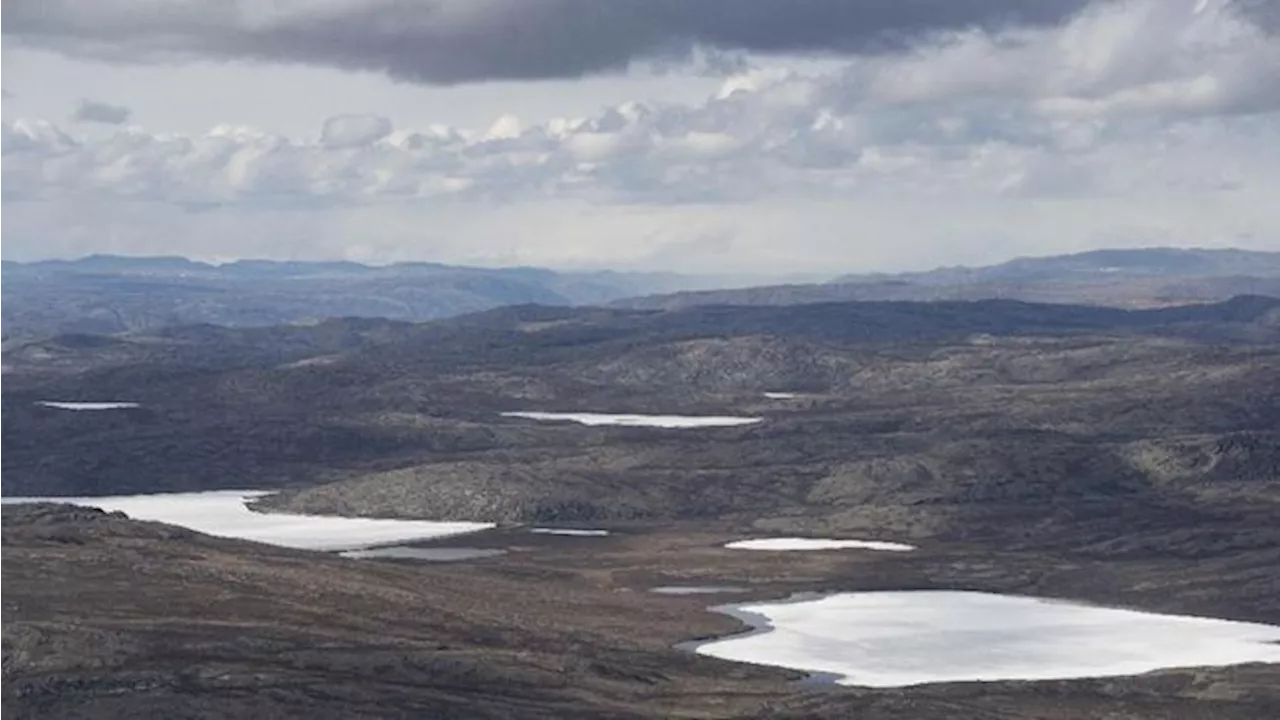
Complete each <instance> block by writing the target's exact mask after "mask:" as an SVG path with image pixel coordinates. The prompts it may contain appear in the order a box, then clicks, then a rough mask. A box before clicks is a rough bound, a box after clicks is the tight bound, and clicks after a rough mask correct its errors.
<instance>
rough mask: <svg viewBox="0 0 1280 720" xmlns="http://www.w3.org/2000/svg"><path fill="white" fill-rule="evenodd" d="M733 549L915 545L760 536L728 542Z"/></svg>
mask: <svg viewBox="0 0 1280 720" xmlns="http://www.w3.org/2000/svg"><path fill="white" fill-rule="evenodd" d="M725 547H727V548H729V549H731V550H769V551H774V552H780V551H787V550H850V549H856V550H881V551H885V552H909V551H911V550H915V549H916V546H915V545H907V544H906V543H896V542H887V541H884V540H829V539H823V538H800V537H780V538H759V539H756V540H737V541H734V542H731V543H727V544H726V545H725Z"/></svg>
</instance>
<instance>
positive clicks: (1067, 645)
mask: <svg viewBox="0 0 1280 720" xmlns="http://www.w3.org/2000/svg"><path fill="white" fill-rule="evenodd" d="M712 610H715V611H717V612H721V613H725V614H728V615H732V616H733V617H736V618H738V619H740V620H742V621H743V622H745V623H746V624H747V625H748V626H750V627H751V628H752V630H751V631H749V632H745V633H742V634H739V635H734V636H730V637H726V638H723V639H719V640H713V641H710V642H704V643H697V644H686V645H684V646H682V647H684V648H685V649H691V650H694V651H695V652H698V653H700V654H702V655H709V656H712V657H717V658H721V659H724V660H736V661H739V662H748V663H755V664H759V665H774V666H779V667H787V668H793V669H796V670H807V671H809V672H811V673H817V674H820V676H822V677H826V678H830V679H831V680H832V681H834V682H836V683H838V684H841V685H861V686H870V687H900V686H907V685H917V684H921V683H941V682H961V681H994V680H1050V679H1064V678H1086V677H1107V676H1116V675H1136V674H1141V673H1146V672H1150V671H1153V670H1159V669H1163V668H1174V667H1193V666H1221V665H1236V664H1240V663H1249V662H1280V645H1277V644H1276V643H1280V627H1277V626H1272V625H1262V624H1258V623H1247V622H1234V621H1228V620H1216V619H1213V618H1203V617H1189V616H1179V615H1160V614H1156V613H1148V612H1139V611H1135V610H1121V609H1115V608H1107V607H1098V606H1093V605H1083V604H1078V603H1071V602H1064V601H1057V600H1048V599H1044V598H1035V597H1021V596H1010V595H997V594H990V593H980V592H962V591H904V592H862V593H837V594H832V595H826V596H817V597H815V596H812V595H810V596H796V597H794V598H793V599H791V600H788V601H782V602H766V603H743V604H735V605H722V606H718V607H714V608H712Z"/></svg>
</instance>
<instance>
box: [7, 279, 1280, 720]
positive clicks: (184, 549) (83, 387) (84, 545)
mask: <svg viewBox="0 0 1280 720" xmlns="http://www.w3.org/2000/svg"><path fill="white" fill-rule="evenodd" d="M1277 308H1280V305H1278V304H1277V301H1274V300H1269V299H1266V298H1249V297H1242V298H1237V299H1235V300H1232V301H1230V302H1227V303H1223V304H1217V305H1200V306H1194V307H1181V308H1171V309H1162V310H1149V311H1123V310H1109V309H1104V308H1086V307H1079V306H1055V305H1034V304H1026V303H1014V302H1008V301H992V302H983V303H934V304H920V305H916V304H910V303H888V304H875V303H851V304H831V305H819V306H803V307H795V308H787V307H780V308H774V307H769V308H750V307H748V308H729V307H707V308H694V309H690V310H679V311H669V312H658V313H655V312H648V311H639V312H637V311H624V310H598V309H572V308H546V307H536V306H525V307H514V308H506V309H501V310H495V311H490V312H488V313H483V314H480V315H473V316H467V317H463V318H458V319H452V320H442V321H436V322H433V323H426V324H406V323H396V322H391V321H379V320H333V321H328V322H325V323H321V324H319V325H315V326H308V327H279V328H261V329H255V328H244V329H234V328H218V327H212V326H197V327H176V328H171V329H166V330H163V331H161V332H157V333H150V334H147V333H143V334H137V333H134V334H125V335H117V336H112V337H100V338H95V339H94V340H93V341H87V340H86V339H84V338H82V337H80V336H55V337H52V338H48V339H45V340H40V341H36V342H33V343H30V344H27V345H22V346H18V347H11V348H9V349H8V350H7V351H6V354H5V363H6V366H7V367H8V371H7V373H6V375H5V385H4V393H3V403H4V413H3V421H4V453H3V463H4V472H3V482H4V495H5V496H6V497H10V496H15V495H40V496H51V495H52V496H57V495H64V496H66V495H78V496H85V495H89V496H92V495H105V494H111V495H122V494H129V493H140V492H146V493H155V492H179V491H185V492H192V491H208V490H229V489H235V488H241V487H245V486H246V483H248V482H249V481H250V480H251V481H252V483H251V484H252V486H254V487H257V488H262V489H264V490H273V491H276V492H275V494H269V495H265V496H263V497H261V498H258V499H256V500H254V501H253V502H252V507H253V509H254V510H255V511H259V512H266V513H271V512H278V511H286V512H289V513H306V514H314V515H325V516H330V515H338V516H344V517H353V518H357V517H376V518H398V519H404V520H430V521H450V522H475V523H495V524H496V527H494V528H492V529H489V530H480V531H479V532H471V533H468V534H465V535H458V536H455V537H449V538H442V539H438V540H432V541H425V542H419V541H409V542H405V541H396V545H397V546H398V547H402V548H405V550H401V551H396V552H394V553H392V554H393V555H399V557H390V558H387V557H383V558H375V557H345V558H344V557H338V556H336V555H332V554H328V553H315V552H303V551H293V550H287V549H284V548H271V547H268V546H264V545H257V544H252V543H246V542H243V541H240V540H231V539H218V538H210V537H207V536H203V535H199V534H196V533H193V532H191V531H189V530H181V529H177V528H173V527H172V526H166V525H155V524H152V523H137V522H135V521H131V520H127V519H124V518H122V517H118V516H111V515H106V516H104V515H98V514H95V513H94V512H92V511H87V510H70V509H63V508H64V507H65V506H52V505H38V504H37V505H28V506H6V507H5V509H4V513H5V523H4V528H5V530H4V532H5V541H4V567H5V579H6V580H7V581H8V588H9V592H7V593H6V594H5V596H4V597H5V643H6V644H5V648H6V649H5V656H6V663H5V668H6V676H5V693H6V695H5V701H6V707H18V708H22V710H20V711H19V715H21V713H22V712H26V713H29V714H30V715H31V716H48V715H50V714H56V715H58V716H62V717H77V716H83V717H95V718H97V717H117V716H118V717H125V716H129V715H130V714H133V715H136V714H137V713H139V712H141V713H143V714H157V713H158V714H169V715H174V714H177V715H183V714H189V713H194V712H196V710H195V708H205V709H204V710H200V711H199V712H201V713H207V712H221V713H229V714H244V713H246V712H250V711H252V712H254V713H258V714H272V715H275V716H281V717H285V716H290V715H291V714H294V715H298V716H300V717H301V716H304V715H305V716H307V717H359V716H377V717H388V716H413V715H415V714H418V715H420V714H422V713H424V712H428V713H435V714H437V715H438V716H441V717H449V716H460V717H461V716H465V717H512V716H514V717H544V716H556V717H631V716H634V717H681V716H682V717H721V718H729V717H832V718H836V717H849V716H851V715H852V716H856V717H867V718H913V717H919V716H920V714H921V713H924V714H926V715H930V714H932V715H937V716H943V717H955V716H960V717H973V718H993V719H994V718H1001V717H1008V716H1009V715H1010V714H1013V715H1014V716H1016V717H1031V718H1059V717H1062V718H1066V717H1081V716H1094V715H1098V714H1102V713H1104V712H1105V713H1110V714H1111V715H1112V716H1114V717H1118V718H1147V717H1171V718H1183V717H1185V718H1197V717H1223V718H1233V717H1239V718H1256V717H1263V716H1267V715H1269V714H1273V713H1274V711H1275V709H1276V708H1277V707H1278V706H1280V705H1278V703H1280V695H1277V693H1276V692H1275V690H1274V688H1275V687H1276V683H1275V678H1276V675H1275V673H1276V672H1277V670H1276V668H1277V667H1278V666H1277V665H1274V664H1272V665H1267V664H1245V665H1232V666H1229V667H1221V668H1194V669H1190V668H1189V669H1167V670H1161V671H1160V672H1157V673H1155V674H1151V675H1140V676H1128V677H1120V678H1103V679H1087V678H1086V679H1062V680H1043V681H1038V682H1025V681H1023V682H1019V681H1013V680H1010V681H996V682H984V683H978V684H973V683H960V684H948V683H943V684H932V685H921V686H916V687H911V688H907V689H902V688H886V689H869V688H865V687H848V688H840V689H831V688H829V687H828V688H826V689H818V688H815V687H814V686H812V684H810V683H799V684H797V680H799V679H801V678H802V677H803V674H802V673H797V672H795V671H789V670H785V669H780V668H768V667H763V666H753V665H744V664H740V663H729V662H726V661H722V660H716V659H713V658H707V657H701V656H698V655H694V654H691V653H689V652H686V651H684V650H681V649H679V648H678V647H677V646H678V645H680V644H682V643H688V642H690V641H694V640H698V639H704V640H705V639H709V638H714V637H719V636H723V635H725V634H726V633H731V632H733V631H734V630H735V628H737V627H740V626H739V625H738V623H737V621H735V620H734V619H732V618H730V617H726V616H723V615H718V614H716V613H713V612H709V611H708V610H707V606H708V605H712V604H722V603H724V602H734V603H739V602H746V603H758V602H762V601H767V600H778V599H783V598H786V597H789V596H791V595H792V594H793V593H797V592H817V593H831V592H870V591H910V590H937V591H956V590H967V591H979V592H988V593H1001V594H1006V595H1026V596H1034V597H1044V598H1056V599H1062V600H1072V601H1080V602H1087V603H1096V604H1099V605H1104V606H1112V607H1121V608H1130V609H1134V610H1141V611H1145V612H1160V613H1171V614H1179V615H1198V616H1202V617H1209V618H1220V619H1224V620H1234V621H1242V622H1254V623H1263V624H1267V625H1276V624H1280V601H1278V600H1277V598H1280V585H1278V584H1277V583H1278V582H1280V581H1278V580H1277V578H1280V573H1278V572H1277V569H1278V568H1280V530H1277V526H1276V523H1275V518H1276V517H1277V507H1278V505H1280V494H1278V491H1277V489H1278V488H1280V484H1278V483H1277V472H1278V468H1280V450H1278V448H1280V436H1278V435H1277V432H1276V428H1277V427H1280V414H1278V413H1280V395H1277V393H1278V392H1280V336H1277V334H1276V333H1277V327H1278V326H1277V324H1276V318H1277V317H1280V310H1278V309H1277ZM317 358H323V359H324V361H323V362H318V361H315V359H317ZM770 395H773V396H772V397H771V396H770ZM779 395H782V396H781V397H779ZM51 400H56V401H57V402H62V403H77V402H96V403H111V402H123V401H125V400H127V401H128V402H130V403H137V406H136V407H118V408H113V409H109V410H100V411H83V410H81V411H75V410H66V409H60V408H57V407H48V406H47V405H43V404H41V403H45V402H49V401H51ZM547 413H552V414H557V413H558V414H563V415H553V416H552V417H551V418H550V420H548V419H543V418H545V417H546V416H545V415H544V414H547ZM515 414H522V415H525V416H519V415H515ZM620 416H621V417H620ZM627 416H630V417H627ZM646 416H663V417H665V418H667V420H665V421H662V422H657V423H656V425H657V426H652V425H654V424H655V423H653V422H651V421H649V420H646V419H645V418H646ZM584 417H585V418H589V419H592V422H591V423H588V424H583V423H582V422H581V421H577V422H575V421H572V420H573V419H574V418H579V419H580V418H584ZM602 417H604V418H606V419H607V423H605V424H595V422H596V421H599V420H600V418H602ZM671 417H698V418H707V417H711V418H721V419H724V418H730V419H733V418H743V419H746V418H749V419H752V420H754V421H753V422H750V423H746V422H742V423H740V424H739V423H735V424H726V423H723V422H720V423H712V424H710V425H709V426H707V425H705V424H702V425H703V426H699V425H700V424H701V423H690V422H687V421H685V422H675V423H672V422H670V418H671ZM612 423H621V424H612ZM535 529H542V530H558V532H533V531H532V530H535ZM575 530H576V531H578V532H573V531H575ZM787 537H793V538H800V540H799V541H796V540H785V539H782V538H787ZM822 538H846V539H852V540H857V541H858V542H850V543H844V545H845V546H844V547H833V546H832V544H831V543H818V545H819V546H820V549H814V550H803V551H790V552H787V551H781V552H779V551H769V550H767V549H766V550H753V549H745V548H738V547H733V546H730V547H726V545H728V544H733V543H739V542H744V541H747V542H749V543H756V544H760V543H762V542H763V543H764V547H766V548H767V547H769V546H770V544H772V545H774V546H776V545H778V544H779V543H781V544H783V545H787V546H794V545H795V543H796V542H801V543H804V542H806V541H805V539H819V540H820V539H822ZM837 545H839V544H838V543H837ZM822 546H825V549H821V547H822ZM746 547H747V548H749V547H751V545H750V544H748V545H747V546H746ZM911 547H914V548H915V549H910V550H909V551H903V550H907V549H908V548H911ZM412 548H421V549H423V550H424V551H427V552H423V553H417V552H413V551H411V550H412ZM433 549H434V550H433ZM894 550H898V551H894ZM374 554H377V553H374ZM414 555H419V557H416V558H415V557H413V556H414ZM421 555H428V556H430V555H435V556H436V557H437V558H445V557H447V558H449V559H448V560H447V561H440V560H432V559H430V557H427V558H424V557H421ZM72 577H74V578H77V580H76V583H75V587H76V588H80V590H77V591H76V593H74V594H69V593H68V586H67V585H65V584H64V582H63V581H61V580H58V578H72ZM670 587H677V588H685V587H695V588H704V587H709V588H712V589H713V592H711V593H698V592H681V591H677V592H674V593H671V592H654V589H655V588H670ZM715 588H730V589H732V590H733V592H730V591H728V590H726V591H723V592H720V591H718V590H715ZM716 593H720V594H716ZM166 648H171V650H170V649H166ZM172 653H177V654H176V655H174V654H172ZM177 658H183V659H182V660H181V662H176V659H177ZM179 668H181V669H179ZM495 688H501V690H497V689H495ZM11 699H12V700H11ZM11 702H12V703H13V704H10V703H11ZM209 708H220V709H219V710H216V711H210V710H208V709H209ZM112 713H116V714H115V715H113V714H112ZM326 713H328V714H326Z"/></svg>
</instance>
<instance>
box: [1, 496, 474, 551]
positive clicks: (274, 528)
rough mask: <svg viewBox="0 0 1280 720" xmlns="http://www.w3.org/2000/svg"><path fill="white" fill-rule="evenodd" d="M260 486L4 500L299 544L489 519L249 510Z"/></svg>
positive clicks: (379, 539) (331, 544)
mask: <svg viewBox="0 0 1280 720" xmlns="http://www.w3.org/2000/svg"><path fill="white" fill-rule="evenodd" d="M267 494H269V492H268V491H265V490H216V491H212V492H193V493H158V494H152V495H115V496H109V497H46V498H38V497H11V498H8V497H7V498H4V502H6V503H16V502H63V503H74V504H76V505H88V506H90V507H99V508H102V509H103V510H106V511H109V512H111V511H116V510H119V511H121V512H124V513H125V514H126V515H128V516H129V517H131V518H133V519H135V520H155V521H158V522H164V523H170V524H172V525H181V526H183V527H187V528H191V529H192V530H197V531H199V532H202V533H207V534H209V535H218V536H220V537H231V538H240V539H243V540H253V541H255V542H261V543H267V544H269V545H281V546H284V547H291V548H300V549H304V550H351V549H357V548H367V547H370V546H373V545H390V544H394V543H402V542H407V541H410V540H425V539H429V538H435V537H445V536H448V535H458V534H461V533H468V532H475V531H477V530H485V529H488V528H491V527H493V524H492V523H477V522H432V521H427V520H388V519H380V518H346V517H336V516H329V515H293V514H285V513H259V512H253V511H252V510H250V509H249V508H248V507H247V506H246V505H245V502H246V501H248V500H252V499H253V498H256V497H259V496H262V495H267Z"/></svg>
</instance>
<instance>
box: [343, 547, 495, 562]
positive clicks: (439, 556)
mask: <svg viewBox="0 0 1280 720" xmlns="http://www.w3.org/2000/svg"><path fill="white" fill-rule="evenodd" d="M506 552H507V551H506V550H501V549H498V548H473V547H405V546H403V545H392V546H390V547H376V548H369V549H367V550H346V551H344V552H342V553H341V555H342V557H345V558H355V559H357V560H368V559H376V558H390V559H395V560H428V561H430V562H457V561H459V560H476V559H479V558H487V557H497V556H499V555H505V554H506Z"/></svg>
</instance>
